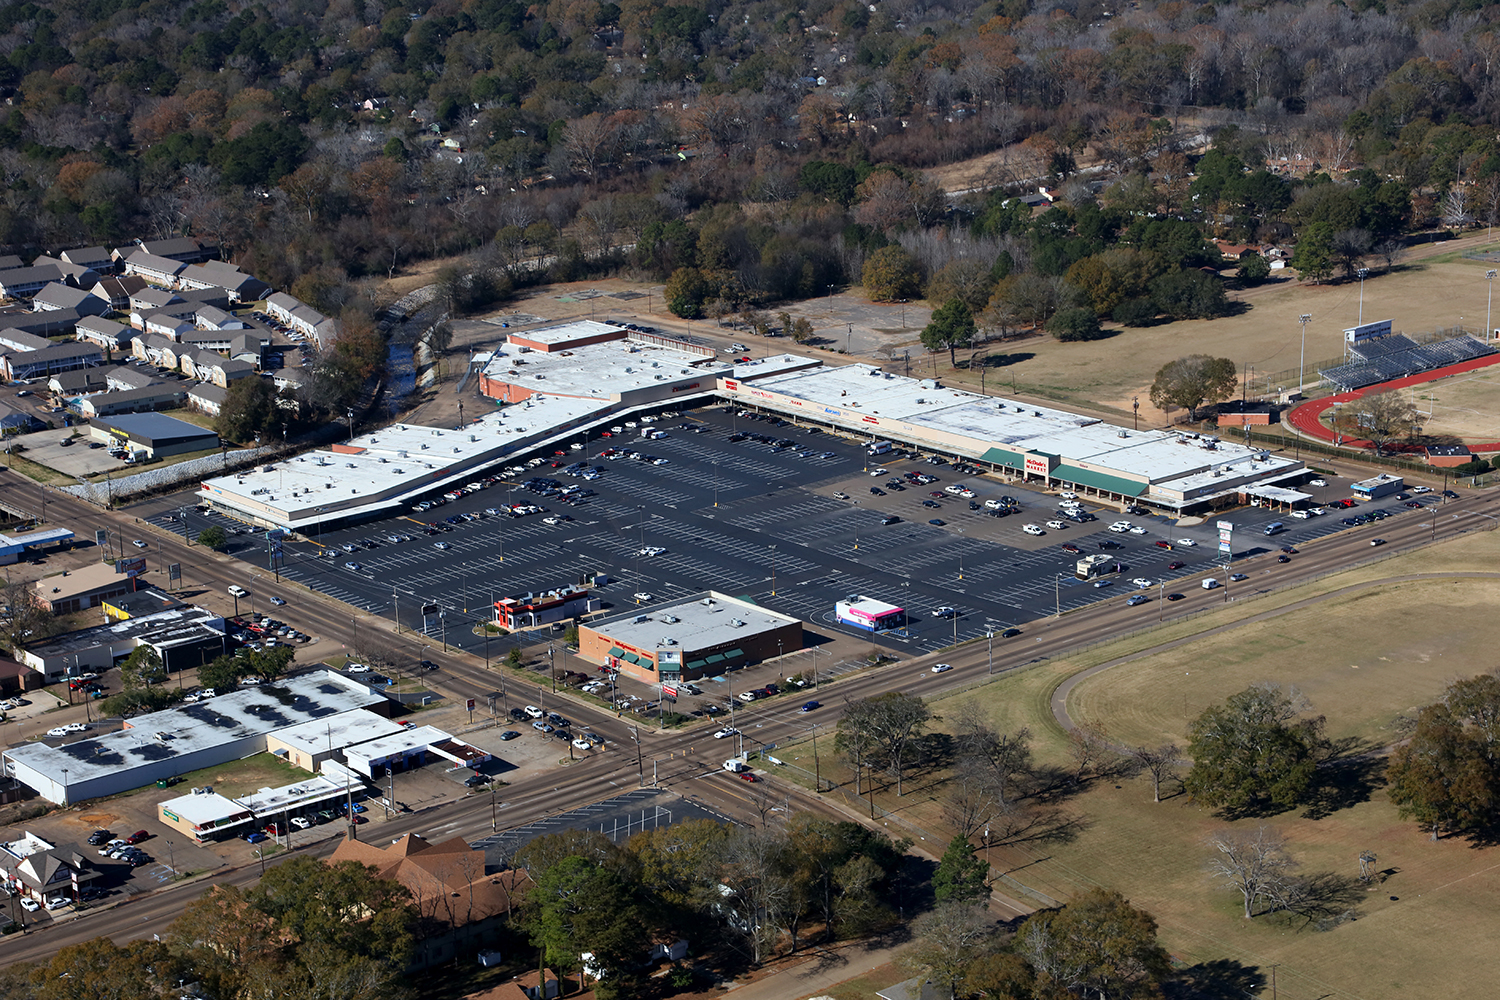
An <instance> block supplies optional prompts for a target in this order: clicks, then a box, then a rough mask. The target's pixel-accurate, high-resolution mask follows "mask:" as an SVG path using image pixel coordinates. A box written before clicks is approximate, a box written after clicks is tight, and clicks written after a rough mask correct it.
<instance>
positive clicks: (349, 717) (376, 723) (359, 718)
mask: <svg viewBox="0 0 1500 1000" xmlns="http://www.w3.org/2000/svg"><path fill="white" fill-rule="evenodd" d="M401 729H402V726H401V724H400V723H397V722H392V721H391V720H390V719H385V718H381V717H380V716H378V715H376V714H375V713H374V712H371V711H368V710H367V709H363V708H357V709H355V710H354V711H352V712H340V713H339V714H338V715H333V716H329V717H327V718H324V719H315V720H314V721H312V722H304V723H302V725H300V726H293V727H291V728H290V729H281V730H277V731H276V732H274V733H272V734H271V737H272V739H275V740H276V741H277V742H279V743H285V744H286V745H287V746H290V747H296V748H297V749H298V750H301V751H302V752H303V753H305V754H308V755H309V756H316V755H317V754H320V753H328V752H329V750H330V749H332V750H343V749H344V748H345V747H351V746H354V745H355V744H356V743H367V742H369V741H370V740H374V739H379V738H380V737H382V736H389V735H391V734H392V733H398V732H400V731H401Z"/></svg>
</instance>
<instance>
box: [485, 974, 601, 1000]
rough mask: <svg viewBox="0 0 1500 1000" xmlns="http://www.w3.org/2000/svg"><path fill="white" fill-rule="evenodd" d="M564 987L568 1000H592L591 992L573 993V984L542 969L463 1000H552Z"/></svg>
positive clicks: (559, 994) (560, 993)
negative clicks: (566, 987)
mask: <svg viewBox="0 0 1500 1000" xmlns="http://www.w3.org/2000/svg"><path fill="white" fill-rule="evenodd" d="M564 985H567V986H568V987H569V989H568V990H567V995H568V997H569V998H570V1000H593V998H594V991H593V990H589V991H587V992H586V993H578V992H575V990H574V989H573V988H572V987H573V985H574V984H572V983H566V984H565V983H564V982H563V981H562V980H560V979H559V978H558V975H557V973H555V972H553V971H552V970H551V969H543V970H542V971H541V972H538V971H537V970H535V969H532V970H531V971H530V972H527V973H525V974H524V975H520V976H517V977H516V978H514V979H512V980H511V981H510V982H507V983H501V984H500V985H499V986H492V987H490V988H489V989H487V990H483V991H481V992H479V993H468V994H465V995H464V998H463V1000H553V998H554V997H557V996H561V995H562V992H563V990H562V987H563V986H564Z"/></svg>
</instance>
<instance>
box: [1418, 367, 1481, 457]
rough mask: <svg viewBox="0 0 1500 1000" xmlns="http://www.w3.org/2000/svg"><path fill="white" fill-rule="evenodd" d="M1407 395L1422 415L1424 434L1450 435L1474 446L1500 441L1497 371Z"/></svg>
mask: <svg viewBox="0 0 1500 1000" xmlns="http://www.w3.org/2000/svg"><path fill="white" fill-rule="evenodd" d="M1405 391H1406V392H1407V394H1408V396H1409V398H1410V399H1411V401H1412V405H1414V406H1415V407H1416V408H1417V410H1418V411H1419V412H1420V413H1421V417H1420V418H1419V421H1420V423H1421V425H1422V433H1423V434H1426V435H1428V436H1434V435H1451V436H1453V437H1456V438H1458V439H1459V440H1460V441H1465V442H1473V443H1489V442H1492V441H1500V406H1497V403H1500V372H1497V371H1496V370H1495V369H1494V368H1481V369H1479V370H1478V371H1475V372H1470V373H1469V374H1467V375H1457V376H1454V377H1453V378H1447V379H1443V380H1442V381H1439V382H1428V383H1426V384H1424V385H1418V386H1413V387H1412V388H1411V389H1409V390H1405ZM1428 413H1431V414H1432V416H1431V417H1428V416H1427V414H1428Z"/></svg>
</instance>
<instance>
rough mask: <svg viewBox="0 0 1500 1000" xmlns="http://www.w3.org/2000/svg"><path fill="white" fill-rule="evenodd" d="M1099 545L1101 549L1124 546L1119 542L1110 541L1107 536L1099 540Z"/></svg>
mask: <svg viewBox="0 0 1500 1000" xmlns="http://www.w3.org/2000/svg"><path fill="white" fill-rule="evenodd" d="M1099 547H1100V548H1101V549H1119V548H1124V546H1122V545H1121V544H1120V543H1119V542H1112V541H1110V540H1109V539H1108V538H1106V539H1105V540H1104V541H1102V542H1100V543H1099Z"/></svg>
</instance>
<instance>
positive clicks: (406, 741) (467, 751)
mask: <svg viewBox="0 0 1500 1000" xmlns="http://www.w3.org/2000/svg"><path fill="white" fill-rule="evenodd" d="M467 756H473V757H474V760H473V761H472V762H470V761H469V760H468V759H466V757H467ZM344 758H345V762H346V763H347V764H348V766H349V769H350V770H352V771H355V772H357V773H359V774H362V775H364V776H365V777H367V778H378V777H381V776H382V775H384V774H388V773H390V772H393V771H409V770H411V769H412V768H414V767H421V766H422V765H423V764H426V763H428V761H430V760H433V759H440V760H447V761H450V762H452V763H454V764H459V765H461V766H465V767H474V766H476V765H477V764H481V763H483V762H484V761H487V760H489V759H490V755H489V754H487V753H485V752H484V751H483V750H479V749H477V748H475V747H472V746H470V745H469V744H467V743H465V742H463V741H462V740H460V739H457V738H456V737H453V736H450V735H449V734H447V733H445V732H443V731H442V730H441V729H438V728H436V727H433V726H418V727H417V728H415V729H402V730H401V731H400V732H398V733H392V734H391V735H389V736H382V737H380V738H378V739H373V740H369V741H367V742H365V743H360V744H358V745H356V746H351V747H348V748H347V749H345V751H344Z"/></svg>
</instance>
